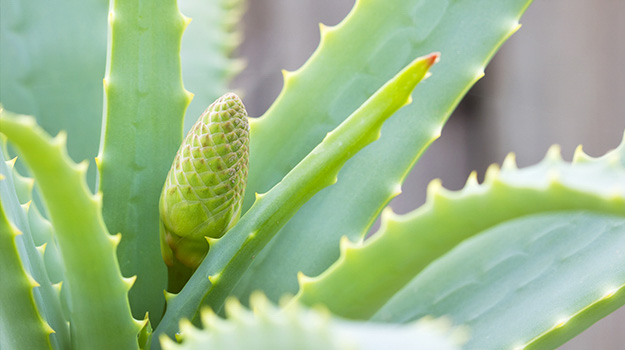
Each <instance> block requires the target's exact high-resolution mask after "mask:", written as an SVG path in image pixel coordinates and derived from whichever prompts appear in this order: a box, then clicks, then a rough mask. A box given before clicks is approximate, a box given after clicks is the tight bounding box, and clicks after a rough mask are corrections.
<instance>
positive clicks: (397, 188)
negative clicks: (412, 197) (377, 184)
mask: <svg viewBox="0 0 625 350" xmlns="http://www.w3.org/2000/svg"><path fill="white" fill-rule="evenodd" d="M401 193H402V190H401V183H399V182H398V183H396V184H395V185H393V186H392V187H391V198H395V197H397V196H399V195H400V194H401Z"/></svg>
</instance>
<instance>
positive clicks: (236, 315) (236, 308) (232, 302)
mask: <svg viewBox="0 0 625 350" xmlns="http://www.w3.org/2000/svg"><path fill="white" fill-rule="evenodd" d="M224 309H225V310H226V315H227V316H228V318H230V319H235V320H243V319H244V318H245V316H246V315H245V308H244V307H243V305H241V303H240V302H239V300H238V299H237V298H234V297H230V298H228V299H227V300H226V304H225V306H224Z"/></svg>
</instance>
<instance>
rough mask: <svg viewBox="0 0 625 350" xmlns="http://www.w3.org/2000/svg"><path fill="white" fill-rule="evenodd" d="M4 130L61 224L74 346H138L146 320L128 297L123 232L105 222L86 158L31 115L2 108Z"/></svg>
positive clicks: (58, 229)
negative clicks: (119, 250) (74, 157)
mask: <svg viewBox="0 0 625 350" xmlns="http://www.w3.org/2000/svg"><path fill="white" fill-rule="evenodd" d="M0 132H2V133H4V134H5V135H6V136H7V138H8V140H9V141H11V142H13V144H14V145H15V146H16V147H17V149H18V150H19V151H20V152H21V154H22V155H23V157H24V160H25V161H26V163H27V164H28V165H29V167H30V169H31V171H32V173H33V175H34V177H35V179H36V181H37V183H38V185H39V188H40V190H41V194H42V195H43V199H44V202H45V204H46V207H47V209H48V211H49V213H50V218H51V221H52V224H53V225H54V228H55V230H56V235H57V239H58V243H59V248H60V250H61V253H62V255H63V260H64V262H65V266H66V275H65V276H66V283H64V286H63V288H67V289H68V290H69V295H70V297H71V300H70V315H71V318H70V320H69V321H70V327H71V335H72V346H73V347H75V348H77V349H133V348H138V344H137V333H138V332H139V330H140V329H141V326H142V324H141V323H139V322H138V321H135V320H133V318H132V316H131V314H130V307H129V305H128V298H127V293H128V290H129V289H130V287H131V286H132V282H133V279H132V278H130V279H124V278H122V275H121V272H120V270H119V266H118V263H117V255H116V252H115V249H116V247H117V245H118V244H119V239H120V237H119V236H111V235H109V233H108V231H107V230H106V227H105V226H104V221H103V219H102V214H101V204H102V202H101V200H102V199H101V195H100V194H98V195H95V196H94V195H92V194H91V192H90V191H89V189H88V188H87V184H86V180H85V174H86V171H87V164H86V162H83V163H81V164H76V163H74V162H72V161H71V159H70V158H69V156H68V155H67V153H66V150H65V135H64V134H60V135H59V136H57V137H56V138H54V139H52V138H50V137H49V136H48V135H47V134H46V133H45V132H44V131H43V130H42V129H41V128H40V127H38V126H37V124H36V123H35V120H34V119H33V118H31V117H27V116H16V115H13V114H11V113H9V112H7V111H2V112H1V114H0ZM76 213H80V215H76Z"/></svg>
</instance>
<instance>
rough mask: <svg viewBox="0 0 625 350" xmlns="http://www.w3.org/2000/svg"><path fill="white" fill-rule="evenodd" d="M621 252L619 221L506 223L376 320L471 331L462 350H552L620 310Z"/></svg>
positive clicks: (580, 216)
mask: <svg viewBox="0 0 625 350" xmlns="http://www.w3.org/2000/svg"><path fill="white" fill-rule="evenodd" d="M624 244H625V217H623V216H622V215H621V216H616V215H608V214H601V213H596V212H587V211H573V212H555V213H547V214H537V215H530V216H525V217H522V218H519V219H516V220H512V221H508V222H505V223H503V224H501V225H498V226H495V227H493V228H491V229H489V230H486V231H485V232H482V233H481V234H479V235H478V236H476V237H474V238H471V239H469V240H467V241H466V242H463V243H462V244H461V245H459V246H458V247H457V248H455V249H454V250H452V251H451V252H450V253H448V254H446V255H444V256H443V257H441V258H440V259H439V260H437V261H436V262H434V263H433V264H432V265H430V266H429V267H428V268H426V269H425V270H424V271H423V272H422V273H421V274H420V275H419V276H417V277H416V278H415V279H414V280H412V281H411V282H410V284H409V285H407V286H406V287H405V288H404V289H402V290H401V291H400V292H399V293H397V294H396V295H395V296H394V297H393V298H392V299H391V300H390V301H389V302H388V303H387V304H386V305H385V306H384V307H383V308H382V309H380V311H378V313H377V314H376V315H375V316H374V317H373V319H374V320H378V321H380V320H391V319H392V320H394V321H403V322H406V321H410V320H412V319H418V318H419V317H420V316H419V315H422V314H433V315H442V314H445V315H448V316H449V317H451V319H452V320H453V321H454V322H455V323H458V324H463V325H467V326H469V327H470V328H471V331H472V338H471V340H470V342H469V343H468V344H467V345H466V347H467V348H469V349H504V348H525V347H528V348H540V349H547V348H549V349H553V348H556V347H557V346H559V345H561V344H563V343H564V342H565V341H567V340H568V339H570V338H571V337H573V336H574V335H575V334H578V333H580V332H581V331H582V330H584V329H585V328H586V327H588V326H589V325H591V324H592V323H594V322H595V321H597V320H599V319H600V318H602V317H603V316H605V315H607V314H608V313H609V312H611V311H613V310H615V309H616V308H618V307H620V306H622V305H623V304H625V293H624V292H623V287H625V259H624V256H623V255H622V254H620V249H622V247H623V245H624ZM441 276H445V277H446V278H441Z"/></svg>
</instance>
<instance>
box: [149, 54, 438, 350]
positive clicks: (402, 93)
mask: <svg viewBox="0 0 625 350" xmlns="http://www.w3.org/2000/svg"><path fill="white" fill-rule="evenodd" d="M437 59H438V54H430V55H428V56H424V57H420V58H417V59H415V60H414V61H413V62H412V63H411V64H410V65H408V66H407V67H406V68H404V69H403V70H402V71H401V72H399V73H398V74H397V75H396V76H395V77H394V78H393V79H391V80H390V81H389V82H388V83H386V84H385V85H384V86H383V87H382V88H380V90H378V91H377V92H376V93H375V94H374V95H373V96H371V98H369V99H368V100H367V101H366V102H365V103H364V104H363V105H362V106H361V107H360V108H359V109H358V110H356V111H355V112H354V113H353V114H352V115H351V116H350V117H349V118H347V119H346V120H345V121H344V122H343V123H341V125H339V126H338V127H337V128H336V129H335V130H333V131H332V132H331V133H328V134H327V135H326V137H325V138H324V140H323V141H322V142H321V143H320V144H319V145H318V146H317V147H315V149H313V150H312V152H311V153H310V154H309V155H308V156H307V157H306V158H304V159H303V160H302V161H301V162H300V163H299V164H298V165H297V166H296V167H295V168H293V170H292V171H291V172H289V174H287V176H285V177H284V179H282V181H281V182H280V183H279V184H278V185H276V186H275V187H274V188H273V189H271V190H270V191H269V192H267V193H265V194H262V195H257V200H256V202H255V204H254V206H253V207H252V208H251V209H250V210H249V211H248V212H247V213H246V214H245V215H244V216H243V217H242V218H241V220H240V221H239V223H238V224H237V225H235V227H234V228H233V229H232V230H230V231H228V233H226V235H225V236H224V237H223V238H221V239H219V240H216V241H215V240H209V243H210V249H209V251H208V255H207V256H206V258H205V259H204V261H203V262H202V264H201V265H200V266H199V268H198V269H197V271H196V272H195V273H194V275H193V276H192V277H191V279H190V280H189V282H188V283H187V285H186V286H185V287H184V289H183V290H182V291H181V292H180V294H179V295H178V296H176V297H172V298H171V299H169V300H168V303H167V312H166V313H165V316H164V317H163V320H162V322H161V323H160V324H159V326H158V327H157V329H156V331H155V333H156V334H157V335H158V334H161V333H165V334H169V335H172V334H173V333H174V332H175V331H176V327H177V325H176V323H177V322H178V320H180V319H181V318H189V319H192V320H193V319H194V318H195V317H194V316H195V315H196V314H197V312H198V308H199V306H200V304H201V303H202V302H204V303H205V304H206V305H208V306H210V307H211V308H212V309H213V310H216V311H218V312H219V311H220V310H221V308H222V306H223V302H224V301H225V299H226V297H227V296H228V295H229V294H230V292H231V291H232V288H234V286H235V285H236V283H237V282H238V280H239V278H240V277H241V275H242V274H243V272H245V270H246V269H247V268H248V267H249V266H250V264H251V262H252V261H253V259H254V257H255V256H256V255H257V254H258V253H259V252H260V251H261V250H262V249H263V247H264V246H265V245H266V244H267V243H268V242H269V241H270V240H271V239H272V238H273V236H274V235H275V234H276V232H277V231H278V230H280V228H281V227H282V226H283V225H284V223H285V222H287V221H288V220H289V219H290V218H291V216H293V214H295V213H296V212H297V210H298V209H299V208H300V207H301V206H302V205H303V204H304V203H305V202H306V201H308V200H309V199H310V198H311V197H312V196H313V195H314V194H316V193H317V192H318V191H320V190H321V189H323V188H325V187H327V186H329V185H332V184H334V183H335V182H336V176H337V174H338V172H339V170H340V169H341V167H342V166H343V164H345V162H346V161H347V160H348V159H349V158H350V157H351V156H353V155H354V154H356V153H357V152H358V151H359V150H361V149H362V148H363V147H365V146H366V145H368V144H369V143H371V142H373V141H375V140H376V139H377V138H379V136H380V129H381V127H382V124H383V122H384V121H385V120H386V119H388V118H389V117H390V116H391V115H392V114H393V113H394V112H395V111H396V110H398V109H399V108H401V107H402V106H404V105H405V104H407V103H408V102H409V101H410V93H411V92H412V90H413V89H414V87H415V86H416V84H417V83H419V81H421V79H423V77H424V76H425V75H426V73H427V71H428V70H429V68H430V66H432V64H434V62H435V61H436V60H437ZM152 346H155V344H154V343H153V344H152ZM156 346H157V345H156Z"/></svg>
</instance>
